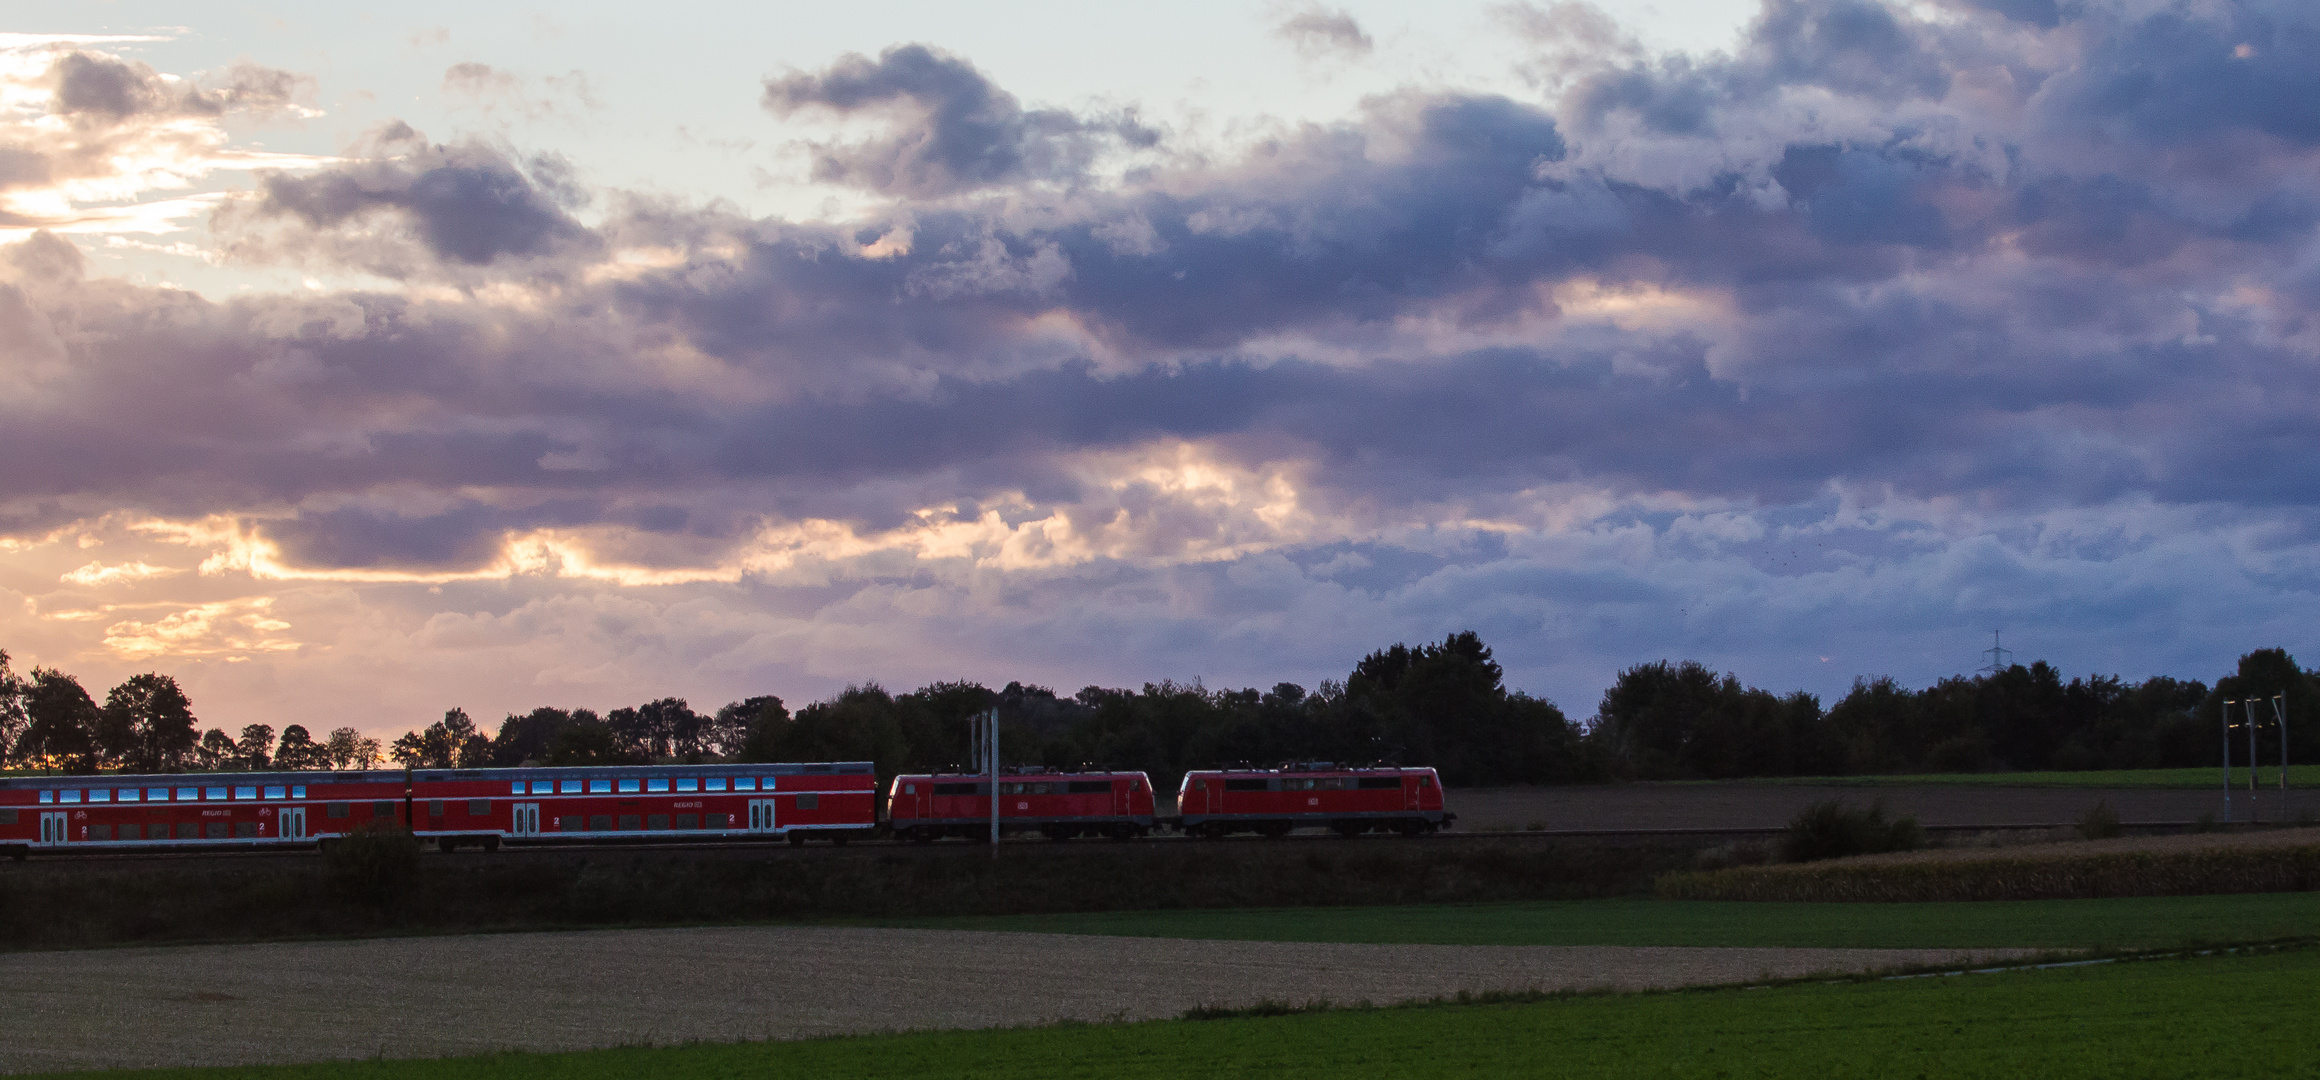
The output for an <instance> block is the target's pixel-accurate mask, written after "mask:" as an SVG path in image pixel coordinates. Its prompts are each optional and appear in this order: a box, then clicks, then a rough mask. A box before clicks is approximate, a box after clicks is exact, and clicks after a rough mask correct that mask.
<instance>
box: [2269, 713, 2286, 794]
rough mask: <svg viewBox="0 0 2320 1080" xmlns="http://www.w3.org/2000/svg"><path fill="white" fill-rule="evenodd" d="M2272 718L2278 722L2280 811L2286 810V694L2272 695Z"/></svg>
mask: <svg viewBox="0 0 2320 1080" xmlns="http://www.w3.org/2000/svg"><path fill="white" fill-rule="evenodd" d="M2272 718H2273V719H2274V720H2277V721H2279V722H2280V800H2281V801H2280V812H2281V813H2286V812H2287V810H2288V803H2287V798H2288V695H2286V694H2274V695H2272Z"/></svg>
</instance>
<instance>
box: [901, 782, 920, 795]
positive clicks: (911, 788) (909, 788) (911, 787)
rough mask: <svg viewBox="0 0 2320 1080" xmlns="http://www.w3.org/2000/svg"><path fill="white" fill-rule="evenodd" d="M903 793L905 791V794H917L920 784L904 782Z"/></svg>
mask: <svg viewBox="0 0 2320 1080" xmlns="http://www.w3.org/2000/svg"><path fill="white" fill-rule="evenodd" d="M902 793H903V794H905V795H916V794H918V785H917V784H904V785H902Z"/></svg>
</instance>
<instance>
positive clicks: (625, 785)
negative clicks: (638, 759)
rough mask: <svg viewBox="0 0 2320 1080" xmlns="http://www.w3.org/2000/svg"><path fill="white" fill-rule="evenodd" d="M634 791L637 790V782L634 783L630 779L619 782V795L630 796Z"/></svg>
mask: <svg viewBox="0 0 2320 1080" xmlns="http://www.w3.org/2000/svg"><path fill="white" fill-rule="evenodd" d="M662 783H667V781H662ZM636 789H637V782H636V781H635V780H633V779H631V780H623V781H621V782H620V793H621V794H623V795H631V794H635V792H636Z"/></svg>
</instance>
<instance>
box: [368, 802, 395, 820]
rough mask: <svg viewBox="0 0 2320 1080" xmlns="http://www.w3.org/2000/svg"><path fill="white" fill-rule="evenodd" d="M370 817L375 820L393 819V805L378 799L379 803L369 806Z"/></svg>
mask: <svg viewBox="0 0 2320 1080" xmlns="http://www.w3.org/2000/svg"><path fill="white" fill-rule="evenodd" d="M371 816H372V817H375V818H380V817H393V816H395V804H394V803H391V802H388V801H387V800H385V799H380V800H379V801H377V802H374V803H372V804H371Z"/></svg>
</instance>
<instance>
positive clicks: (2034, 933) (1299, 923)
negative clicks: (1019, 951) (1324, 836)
mask: <svg viewBox="0 0 2320 1080" xmlns="http://www.w3.org/2000/svg"><path fill="white" fill-rule="evenodd" d="M881 925H889V926H893V925H901V926H923V927H933V928H938V929H948V930H1018V931H1021V930H1028V931H1038V932H1044V933H1055V934H1109V935H1120V936H1130V937H1172V938H1205V939H1210V940H1231V941H1337V942H1354V943H1366V944H1424V945H1732V946H1788V947H1819V948H1892V949H1905V948H2037V949H2047V948H2051V949H2148V948H2173V947H2175V946H2178V945H2192V944H2216V943H2231V942H2246V941H2274V940H2279V939H2282V938H2292V937H2310V936H2313V935H2316V934H2320V893H2258V894H2252V895H2238V896H2166V897H2143V898H2133V899H2119V900H2023V901H2002V900H2001V901H1984V902H1979V903H1971V904H1802V903H1798V904H1770V903H1765V904H1759V903H1728V902H1716V901H1685V900H1644V899H1636V900H1568V901H1539V902H1531V903H1515V904H1476V905H1471V906H1437V907H1364V908H1278V909H1261V910H1248V909H1241V910H1223V911H1198V910H1178V911H1119V912H1094V913H1088V914H1077V915H1023V916H989V917H971V918H947V919H913V920H900V921H894V922H886V923H882V924H881Z"/></svg>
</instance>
